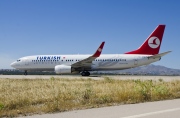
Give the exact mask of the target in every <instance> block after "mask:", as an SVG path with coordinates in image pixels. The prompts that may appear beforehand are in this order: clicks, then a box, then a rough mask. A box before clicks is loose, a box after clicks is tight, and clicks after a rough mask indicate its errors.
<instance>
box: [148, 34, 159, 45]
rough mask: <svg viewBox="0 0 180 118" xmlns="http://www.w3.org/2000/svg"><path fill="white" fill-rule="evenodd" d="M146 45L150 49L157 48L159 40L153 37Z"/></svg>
mask: <svg viewBox="0 0 180 118" xmlns="http://www.w3.org/2000/svg"><path fill="white" fill-rule="evenodd" d="M148 45H149V46H150V47H151V48H157V47H159V45H160V40H159V39H158V37H155V36H153V37H151V38H150V39H149V40H148Z"/></svg>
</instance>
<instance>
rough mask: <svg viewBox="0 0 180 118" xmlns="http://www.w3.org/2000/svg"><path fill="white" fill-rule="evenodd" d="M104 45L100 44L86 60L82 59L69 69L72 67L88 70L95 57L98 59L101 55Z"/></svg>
mask: <svg viewBox="0 0 180 118" xmlns="http://www.w3.org/2000/svg"><path fill="white" fill-rule="evenodd" d="M104 43H105V42H102V43H101V45H100V46H99V48H98V49H97V50H96V52H95V53H94V54H93V55H92V56H90V57H88V58H86V59H83V60H81V61H79V62H77V63H74V64H72V65H71V67H73V68H90V67H91V65H92V61H94V60H95V59H96V58H97V57H99V56H100V55H101V52H102V49H103V47H104Z"/></svg>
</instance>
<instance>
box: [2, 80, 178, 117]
mask: <svg viewBox="0 0 180 118" xmlns="http://www.w3.org/2000/svg"><path fill="white" fill-rule="evenodd" d="M174 98H180V81H171V82H164V81H163V80H159V81H152V80H145V81H141V80H113V79H111V78H108V77H104V80H92V79H86V80H85V79H72V80H70V79H60V78H53V77H51V78H50V79H19V80H18V79H0V117H7V116H8V117H14V116H19V115H32V114H41V113H52V112H62V111H68V110H74V109H85V108H94V107H100V106H108V105H117V104H129V103H138V102H146V101H156V100H165V99H174Z"/></svg>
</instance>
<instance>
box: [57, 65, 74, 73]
mask: <svg viewBox="0 0 180 118" xmlns="http://www.w3.org/2000/svg"><path fill="white" fill-rule="evenodd" d="M54 70H55V72H56V73H57V74H66V73H72V69H71V66H66V65H57V66H55V69H54Z"/></svg>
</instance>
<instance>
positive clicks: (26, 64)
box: [11, 54, 160, 71]
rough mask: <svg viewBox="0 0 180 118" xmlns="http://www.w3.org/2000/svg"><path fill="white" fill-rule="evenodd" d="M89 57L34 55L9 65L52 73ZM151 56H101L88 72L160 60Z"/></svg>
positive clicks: (20, 68) (140, 64) (117, 68)
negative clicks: (60, 67) (58, 66)
mask: <svg viewBox="0 0 180 118" xmlns="http://www.w3.org/2000/svg"><path fill="white" fill-rule="evenodd" d="M89 56H91V55H34V56H26V57H22V58H20V59H18V60H17V61H15V62H13V63H12V64H11V66H12V67H14V68H16V69H19V70H30V71H36V70H39V71H53V70H54V68H55V66H57V65H66V66H71V65H72V64H74V63H76V62H78V61H81V60H83V59H86V58H88V57H89ZM149 56H152V55H138V54H102V55H101V56H100V57H98V58H96V59H95V60H94V61H92V64H91V68H90V69H88V71H96V70H121V69H128V68H133V67H137V66H142V65H147V64H150V63H152V62H155V61H158V60H160V57H158V58H153V59H152V58H148V57H149Z"/></svg>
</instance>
